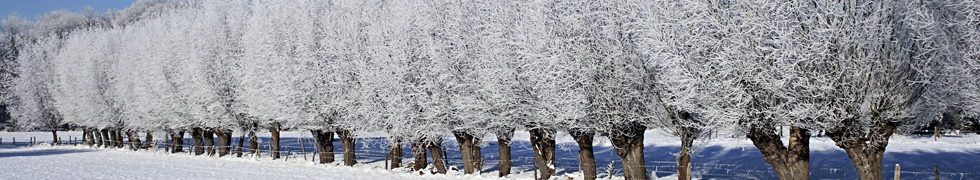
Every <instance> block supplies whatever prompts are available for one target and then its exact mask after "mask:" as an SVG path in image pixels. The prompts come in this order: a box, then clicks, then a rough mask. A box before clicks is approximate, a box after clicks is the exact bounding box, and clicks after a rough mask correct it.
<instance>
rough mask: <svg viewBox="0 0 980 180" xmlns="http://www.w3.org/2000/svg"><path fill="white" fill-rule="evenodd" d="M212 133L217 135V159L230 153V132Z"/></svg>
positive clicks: (219, 130) (217, 130) (219, 131)
mask: <svg viewBox="0 0 980 180" xmlns="http://www.w3.org/2000/svg"><path fill="white" fill-rule="evenodd" d="M214 132H215V134H217V135H218V157H222V156H225V155H228V153H229V152H231V134H232V130H230V129H225V130H222V129H215V130H214Z"/></svg>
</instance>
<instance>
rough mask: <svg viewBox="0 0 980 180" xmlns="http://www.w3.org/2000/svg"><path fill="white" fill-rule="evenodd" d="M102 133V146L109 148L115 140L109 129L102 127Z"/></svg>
mask: <svg viewBox="0 0 980 180" xmlns="http://www.w3.org/2000/svg"><path fill="white" fill-rule="evenodd" d="M101 134H102V147H104V148H109V146H112V141H113V140H112V138H111V137H109V129H102V130H101Z"/></svg>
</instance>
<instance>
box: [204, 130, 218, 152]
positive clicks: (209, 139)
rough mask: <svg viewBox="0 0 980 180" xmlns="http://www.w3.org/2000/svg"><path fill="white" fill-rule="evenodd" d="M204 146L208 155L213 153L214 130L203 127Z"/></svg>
mask: <svg viewBox="0 0 980 180" xmlns="http://www.w3.org/2000/svg"><path fill="white" fill-rule="evenodd" d="M204 146H206V149H207V152H208V156H213V155H214V150H215V149H214V130H210V129H204Z"/></svg>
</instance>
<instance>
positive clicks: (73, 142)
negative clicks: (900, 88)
mask: <svg viewBox="0 0 980 180" xmlns="http://www.w3.org/2000/svg"><path fill="white" fill-rule="evenodd" d="M5 139H7V138H0V147H2V148H15V147H29V146H37V145H45V146H51V145H57V146H84V144H83V142H81V139H78V138H77V137H73V136H69V138H68V140H65V139H60V138H59V141H41V142H38V141H37V140H36V139H37V138H36V137H33V136H32V137H30V138H28V139H27V140H25V141H20V142H17V141H16V138H10V142H4V140H5ZM234 139H237V138H233V140H234ZM268 141H269V140H268V139H267V138H266V139H262V140H260V143H258V145H259V149H258V150H257V152H258V153H259V154H253V153H252V152H253V151H252V149H251V147H250V146H249V144H244V145H243V146H242V147H241V148H242V149H241V153H242V154H243V157H252V156H258V157H262V158H269V157H271V154H272V153H273V152H279V154H280V158H279V159H280V160H283V161H310V162H318V161H319V158H318V155H319V154H321V153H320V152H319V151H318V149H317V147H316V145H315V143H314V140H313V138H311V137H297V138H288V139H286V140H282V141H283V142H280V150H279V151H272V150H271V148H270V147H271V146H270V145H268V144H266V143H268ZM290 141H294V142H290ZM383 142H387V141H386V140H384V139H372V138H359V139H358V145H359V146H360V147H357V148H355V149H356V150H355V154H356V157H357V159H356V160H357V162H358V163H359V164H378V163H379V162H383V163H387V162H388V161H389V160H390V159H391V158H402V164H401V167H402V168H411V167H407V165H408V163H410V162H413V161H414V160H415V158H414V157H413V156H414V154H412V152H411V148H410V147H408V146H403V147H402V148H403V157H391V156H390V154H389V153H390V152H389V151H388V148H389V147H388V146H387V144H385V143H383ZM122 143H123V146H124V148H131V147H130V146H131V145H134V144H132V142H130V141H129V139H128V138H123V142H122ZM143 143H146V142H143ZM151 143H152V146H150V147H152V148H153V150H154V151H165V152H170V150H171V149H172V148H173V147H170V145H169V143H171V142H169V141H162V140H155V141H153V142H151ZM245 143H249V142H248V141H245ZM222 147H227V148H228V154H227V156H237V154H238V151H239V150H238V144H237V141H233V142H232V145H231V146H218V145H214V146H204V147H203V148H204V153H203V155H208V156H218V151H219V148H222ZM442 147H443V152H444V153H443V155H444V157H443V161H445V163H446V166H447V169H453V168H455V169H457V170H461V169H462V164H463V158H462V155H461V154H460V153H459V147H458V146H457V144H456V143H455V142H449V141H447V142H444V143H443V144H442ZM523 148H530V147H525V146H520V145H517V146H512V151H513V150H515V149H523ZM334 149H335V150H334V152H324V153H322V154H324V155H334V157H335V158H334V159H335V161H334V162H335V163H340V162H343V153H344V152H343V151H342V150H341V149H340V147H339V146H337V145H334ZM181 153H187V154H189V155H194V144H193V140H190V139H187V138H185V139H184V140H183V145H182V152H181ZM496 153H497V152H496V151H482V153H481V154H482V155H481V157H482V161H483V162H482V167H481V171H480V172H481V173H493V172H496V171H497V170H498V169H497V168H498V163H499V156H498V155H497V154H496ZM512 155H513V154H512ZM529 156H533V154H532V155H529ZM426 159H427V162H429V163H432V162H433V159H432V157H426ZM510 161H511V172H512V173H535V172H536V171H535V165H534V163H535V162H534V161H535V158H534V157H512V158H511V160H510ZM596 162H610V163H608V164H607V163H596V164H594V165H595V167H596V172H597V178H599V179H606V178H609V177H610V174H611V175H612V176H614V177H620V178H621V177H622V168H623V164H622V162H620V161H618V159H598V157H597V159H596ZM554 163H555V173H554V175H558V176H561V175H564V174H568V173H576V172H580V169H579V168H580V164H579V163H578V158H577V157H555V162H554ZM614 163H615V164H614ZM610 164H614V165H610ZM627 166H631V165H627ZM691 166H692V167H691V169H692V171H691V174H692V176H693V177H695V178H702V179H710V178H721V179H743V178H756V179H759V178H761V179H770V178H776V175H775V172H774V171H772V170H771V168H769V167H758V166H751V167H750V166H746V165H740V164H725V163H692V164H691ZM884 166H885V167H884V170H883V171H882V174H883V175H884V176H885V177H891V176H890V175H893V174H894V173H895V171H894V170H891V169H890V168H888V165H884ZM381 167H384V165H383V164H382V165H381V166H379V167H378V168H381ZM643 167H644V168H645V169H647V172H648V173H653V174H656V175H657V176H660V177H662V176H665V175H671V174H675V173H676V172H677V163H676V162H673V161H646V163H645V165H644V166H643ZM610 168H613V169H612V170H610ZM900 173H901V177H902V178H908V179H923V178H930V179H931V178H935V177H936V172H935V171H923V170H921V169H919V170H911V169H906V170H902V171H901V172H900ZM810 174H811V175H813V174H818V175H822V176H823V177H829V178H815V179H848V178H851V179H853V178H857V177H858V175H857V174H856V173H855V172H853V169H843V168H811V169H810ZM938 175H939V178H940V179H980V172H950V171H939V173H938Z"/></svg>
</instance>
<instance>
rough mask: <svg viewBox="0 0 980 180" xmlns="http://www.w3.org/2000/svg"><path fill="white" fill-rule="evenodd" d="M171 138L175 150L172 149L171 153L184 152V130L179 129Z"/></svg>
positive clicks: (171, 144)
mask: <svg viewBox="0 0 980 180" xmlns="http://www.w3.org/2000/svg"><path fill="white" fill-rule="evenodd" d="M192 136H193V135H192ZM170 139H171V142H170V148H173V150H171V151H170V152H171V153H179V152H184V131H179V132H177V133H174V134H172V135H171V136H170Z"/></svg>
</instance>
